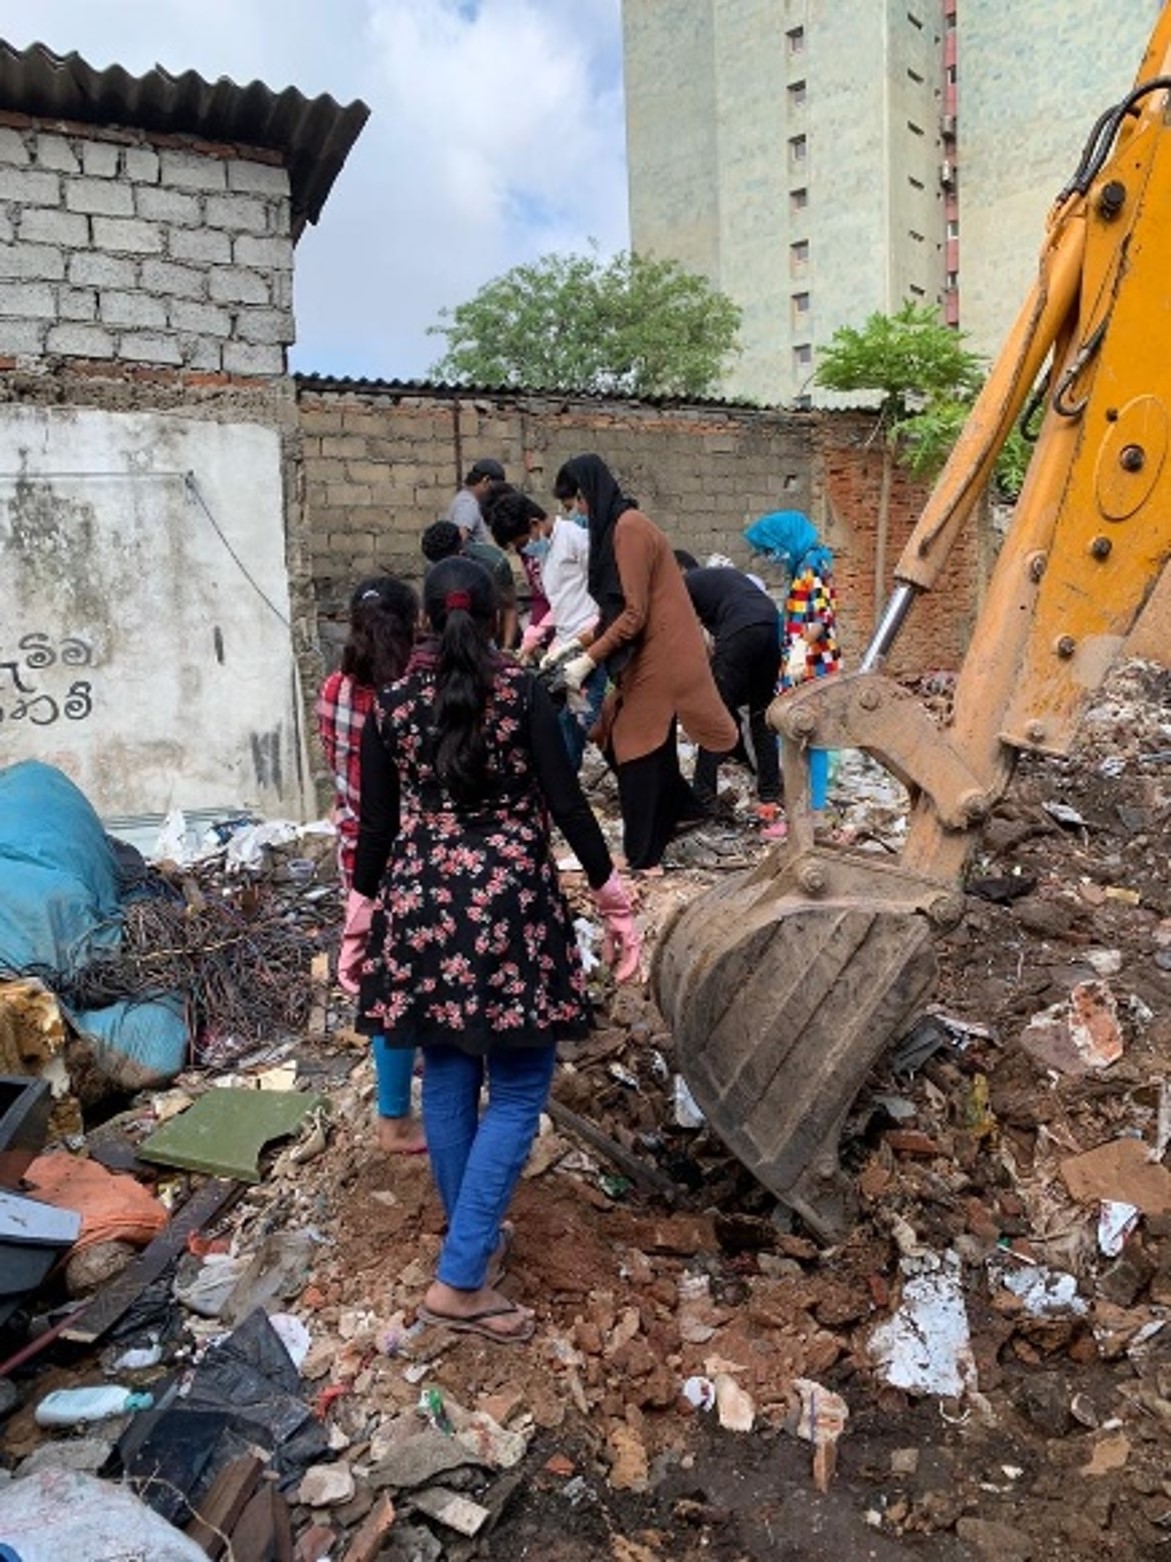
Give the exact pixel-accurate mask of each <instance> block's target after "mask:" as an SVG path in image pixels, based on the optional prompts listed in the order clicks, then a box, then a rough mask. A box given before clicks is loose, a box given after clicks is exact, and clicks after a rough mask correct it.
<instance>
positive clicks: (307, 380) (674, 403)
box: [294, 374, 809, 413]
mask: <svg viewBox="0 0 1171 1562" xmlns="http://www.w3.org/2000/svg"><path fill="white" fill-rule="evenodd" d="M294 378H295V380H296V382H297V389H298V390H307V391H337V392H340V393H341V394H343V395H344V394H346V393H349V394H351V395H355V396H364V395H370V396H440V397H442V396H451V397H455V396H544V397H546V398H550V399H552V400H554V401H557V400H564V401H596V402H607V401H630V402H638V403H640V404H641V405H643V406H647V407H701V408H702V407H710V408H712V409H713V410H715V411H720V412H790V413H792V412H803V411H807V410H809V409H807V408H801V407H797V408H794V407H781V406H773V407H762V406H759V405H758V404H757V403H756V402H752V401H727V400H723V399H721V398H719V397H696V396H623V395H620V394H616V395H610V394H607V393H606V392H604V391H579V390H560V389H555V388H550V387H549V386H520V385H461V384H455V383H453V382H451V381H448V380H380V379H351V378H350V376H349V375H340V376H339V375H331V374H298V375H295V376H294Z"/></svg>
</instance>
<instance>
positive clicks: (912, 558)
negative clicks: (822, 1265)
mask: <svg viewBox="0 0 1171 1562" xmlns="http://www.w3.org/2000/svg"><path fill="white" fill-rule="evenodd" d="M1169 88H1171V0H1169V3H1168V4H1166V5H1164V7H1163V10H1162V12H1161V14H1160V16H1159V18H1158V20H1157V22H1156V24H1155V28H1154V31H1153V33H1152V36H1151V40H1150V43H1149V45H1148V48H1147V52H1146V55H1145V57H1144V60H1143V64H1142V68H1141V70H1140V76H1139V80H1138V82H1137V83H1136V86H1135V88H1134V90H1133V91H1132V92H1131V93H1130V94H1128V96H1127V97H1126V98H1125V99H1124V100H1123V102H1122V103H1121V104H1119V105H1118V106H1117V108H1115V109H1114V110H1112V111H1111V112H1110V113H1109V114H1108V115H1103V116H1102V118H1101V119H1100V120H1099V122H1098V124H1097V125H1096V126H1095V127H1094V131H1093V134H1092V135H1091V137H1090V140H1089V142H1088V143H1087V146H1086V149H1085V151H1084V153H1083V155H1082V159H1081V162H1080V163H1079V166H1078V168H1077V170H1076V171H1075V174H1074V176H1073V177H1072V179H1071V180H1070V183H1069V185H1068V186H1067V188H1066V189H1065V190H1063V191H1062V192H1061V194H1060V195H1059V196H1058V198H1057V200H1056V202H1055V204H1054V207H1053V210H1052V212H1051V213H1050V217H1049V223H1048V228H1047V232H1046V237H1045V241H1044V244H1043V246H1042V250H1041V255H1040V259H1039V264H1038V269H1037V277H1036V282H1035V284H1034V286H1033V288H1032V291H1031V293H1030V295H1029V297H1028V298H1027V299H1026V301H1025V304H1024V305H1023V307H1022V309H1021V311H1020V314H1019V316H1018V318H1017V321H1016V324H1015V325H1014V327H1013V330H1012V332H1011V333H1010V335H1009V338H1008V340H1007V342H1006V344H1005V347H1004V349H1003V350H1002V352H1001V354H1000V356H999V358H998V360H997V362H996V364H995V365H994V367H993V369H992V371H991V373H990V375H989V378H988V380H987V382H986V384H985V386H984V389H983V391H982V392H981V394H980V397H979V398H978V400H977V402H976V404H975V406H974V408H973V411H972V413H971V415H970V417H969V419H968V422H967V424H966V426H965V428H964V431H963V433H962V434H961V436H960V438H959V440H958V441H957V444H956V447H955V449H954V450H953V452H952V455H951V458H950V460H949V461H948V464H947V466H946V467H945V468H944V471H943V473H942V474H941V476H940V479H939V481H938V483H937V484H936V487H935V489H934V491H933V493H932V495H931V497H930V499H929V500H928V503H927V505H926V507H925V509H924V511H923V514H922V515H921V517H920V519H919V521H918V523H917V525H916V527H915V529H914V531H913V532H912V534H911V537H910V538H909V540H908V542H907V545H906V547H905V548H904V550H903V553H902V556H901V557H900V559H899V561H898V564H897V566H896V568H895V581H896V586H895V590H894V593H893V595H892V597H891V599H890V602H889V603H888V605H887V608H886V611H885V612H884V614H883V616H882V620H881V622H880V625H879V628H878V630H877V632H876V634H875V637H874V640H873V642H872V643H871V645H870V647H869V649H868V651H867V653H866V655H865V657H864V658H863V661H862V665H861V668H860V670H859V671H858V672H857V673H851V674H844V675H841V676H838V677H835V678H829V679H824V680H817V681H814V682H813V683H811V684H808V685H806V686H805V687H804V688H802V689H799V690H796V691H794V692H792V693H790V694H786V695H785V696H784V697H782V698H780V699H778V700H776V701H775V702H774V704H773V707H772V709H771V710H770V712H769V716H770V720H771V722H772V724H773V726H774V727H775V728H776V730H777V731H778V732H779V733H780V735H781V745H782V764H783V770H784V782H785V801H786V811H787V813H788V818H789V837H788V840H787V842H786V843H785V845H784V846H783V847H781V848H778V849H777V850H776V851H774V852H773V853H772V854H770V856H769V857H768V858H766V859H765V860H764V861H763V862H762V863H761V864H759V865H758V866H757V867H755V868H754V869H752V870H750V871H749V872H747V873H746V874H744V875H742V876H740V877H738V878H736V879H734V880H732V881H730V882H728V883H726V884H724V885H722V886H721V887H720V888H718V889H716V890H714V891H712V892H710V893H709V894H706V895H704V896H702V897H700V898H699V899H697V900H696V901H693V902H692V903H691V905H690V906H688V907H687V908H686V909H685V910H684V911H683V912H682V913H681V914H680V915H679V916H678V917H677V918H676V920H675V921H674V922H673V923H672V924H671V925H670V927H669V928H668V929H666V930H665V932H664V935H663V937H662V938H661V939H660V942H659V946H658V949H657V950H656V955H655V960H654V964H653V968H652V973H651V981H652V988H653V991H654V994H655V997H656V1001H657V1002H658V1004H659V1007H660V1008H661V1009H662V1011H663V1014H664V1016H665V1017H666V1019H667V1021H668V1023H669V1024H670V1025H671V1027H672V1030H673V1032H674V1036H675V1043H676V1048H677V1052H678V1059H679V1063H680V1067H681V1069H682V1072H683V1074H684V1076H685V1078H686V1079H687V1082H688V1084H689V1086H690V1088H691V1090H692V1093H693V1094H694V1096H695V1098H696V1100H697V1101H698V1103H699V1105H700V1106H701V1107H702V1108H703V1110H704V1112H705V1113H706V1115H707V1118H708V1121H709V1123H710V1124H711V1126H712V1127H713V1128H715V1130H716V1131H717V1132H718V1133H719V1134H720V1135H721V1137H722V1138H723V1139H724V1140H725V1141H726V1142H727V1143H728V1145H729V1146H730V1148H731V1149H732V1150H733V1151H735V1153H736V1154H737V1155H738V1156H739V1157H740V1159H741V1160H742V1161H743V1162H744V1163H745V1165H747V1166H748V1167H749V1168H750V1169H751V1170H752V1171H753V1172H755V1174H756V1175H757V1176H758V1177H759V1178H760V1180H761V1181H762V1182H764V1183H765V1184H766V1186H768V1187H769V1188H771V1189H772V1191H773V1192H774V1193H776V1195H777V1196H778V1198H780V1199H782V1200H783V1201H784V1202H785V1203H787V1204H789V1205H790V1206H791V1207H793V1208H794V1209H796V1210H797V1211H798V1212H799V1213H800V1214H801V1215H802V1216H803V1217H804V1219H805V1220H806V1221H807V1223H808V1224H809V1225H810V1226H811V1227H812V1228H813V1229H814V1230H815V1231H817V1232H818V1233H819V1234H821V1235H822V1236H823V1237H825V1238H826V1239H831V1240H832V1239H835V1238H838V1237H840V1236H841V1235H842V1234H843V1232H844V1231H845V1230H847V1229H848V1228H849V1225H850V1224H851V1222H852V1219H853V1216H854V1211H855V1200H854V1190H853V1187H852V1184H851V1182H850V1180H849V1179H848V1178H847V1177H845V1175H844V1174H843V1173H842V1171H841V1168H840V1166H839V1163H838V1140H839V1137H840V1133H841V1127H842V1123H843V1121H844V1119H845V1116H846V1113H847V1112H848V1110H849V1107H850V1105H851V1102H852V1101H853V1098H854V1096H855V1095H856V1093H857V1091H858V1089H859V1087H860V1086H861V1084H862V1081H863V1079H864V1078H865V1075H866V1073H867V1071H868V1070H869V1068H870V1067H871V1065H872V1064H873V1062H874V1061H875V1059H876V1058H877V1057H878V1055H879V1054H880V1053H881V1052H882V1051H883V1049H884V1048H885V1047H886V1046H887V1045H888V1044H889V1042H890V1041H891V1040H892V1039H894V1038H895V1037H897V1036H898V1034H899V1033H900V1032H901V1030H903V1029H904V1028H905V1026H906V1025H907V1023H908V1022H909V1021H910V1019H911V1018H912V1017H913V1015H914V1014H915V1012H916V1010H918V1009H919V1008H920V1007H921V1006H922V1004H923V1003H924V1002H925V1001H926V999H927V998H928V996H929V994H930V992H931V989H932V986H933V983H934V979H935V957H934V953H933V949H932V945H933V941H934V938H935V936H936V935H937V934H938V933H939V932H941V931H944V930H946V929H948V928H950V927H954V926H955V925H956V923H957V922H958V921H959V919H960V918H961V916H962V914H963V897H962V892H961V886H962V882H963V876H964V871H965V869H966V866H967V862H968V859H969V857H970V855H971V852H972V849H973V846H974V844H975V841H976V839H977V831H978V829H979V826H980V824H981V822H982V821H983V820H984V819H985V818H986V817H987V815H988V813H989V811H990V809H991V808H992V806H993V805H994V804H995V802H996V801H997V799H998V798H999V797H1001V796H1002V795H1003V793H1004V791H1005V789H1006V787H1007V786H1008V783H1009V781H1010V779H1011V776H1012V771H1013V766H1014V764H1015V761H1016V758H1017V756H1018V754H1020V753H1021V752H1022V751H1026V750H1034V751H1038V752H1045V753H1055V754H1061V753H1065V752H1067V751H1068V748H1069V746H1070V744H1071V742H1072V740H1073V736H1074V733H1075V731H1076V727H1077V723H1078V719H1079V717H1080V715H1081V713H1082V711H1083V710H1084V707H1085V705H1086V703H1087V702H1088V701H1089V699H1090V697H1091V696H1092V695H1093V693H1094V692H1095V691H1096V690H1097V689H1098V688H1099V687H1100V686H1101V684H1102V682H1103V680H1104V679H1105V677H1106V675H1107V673H1108V672H1109V670H1110V668H1111V666H1112V665H1113V663H1114V662H1115V660H1116V659H1117V656H1118V654H1119V651H1120V649H1121V647H1122V645H1123V643H1124V641H1125V639H1126V636H1127V635H1128V633H1129V632H1130V630H1131V628H1132V627H1133V625H1134V623H1135V621H1136V619H1137V618H1138V616H1139V614H1140V612H1141V610H1142V608H1143V606H1144V604H1145V603H1146V601H1147V599H1148V597H1149V596H1150V594H1151V592H1152V591H1153V590H1154V589H1155V586H1156V585H1157V583H1158V581H1159V578H1160V576H1161V575H1162V572H1163V570H1164V568H1165V567H1166V563H1167V559H1168V556H1169V554H1171V460H1169V459H1168V446H1169V444H1171V289H1169V288H1168V285H1167V277H1168V275H1169V274H1171V118H1169V115H1171V109H1169V102H1171V98H1169V93H1168V89H1169ZM1046 365H1048V368H1047V369H1046V368H1045V366H1046ZM1043 371H1044V377H1043V380H1042V385H1043V391H1044V402H1045V407H1046V411H1045V416H1044V421H1043V422H1042V425H1041V429H1040V433H1039V435H1038V439H1037V446H1036V450H1035V452H1034V455H1033V459H1032V461H1031V462H1030V466H1029V472H1028V476H1027V478H1026V481H1025V486H1024V488H1023V490H1022V493H1021V496H1020V498H1019V500H1018V501H1017V504H1016V507H1015V510H1014V514H1013V520H1012V524H1011V526H1010V528H1009V531H1008V534H1007V536H1006V537H1005V540H1004V543H1003V545H1002V547H1001V550H1000V554H999V557H998V559H997V564H996V568H995V570H994V572H993V576H992V579H991V582H990V584H989V588H988V591H987V593H986V596H985V600H984V604H983V606H982V608H981V612H980V615H979V618H978V621H977V623H976V626H975V628H974V631H973V634H972V638H971V642H970V645H969V648H968V651H967V654H966V655H965V658H964V662H963V665H962V667H961V669H960V673H959V678H958V681H957V685H956V693H955V701H954V707H953V713H952V716H951V718H950V721H949V723H948V725H947V726H946V727H940V726H938V725H936V723H935V722H934V721H933V720H932V718H931V717H930V716H929V715H928V713H927V712H926V710H925V709H923V708H922V707H921V706H920V705H919V703H918V702H917V701H916V700H914V699H913V698H912V697H911V696H910V695H908V694H907V693H906V692H905V691H903V690H902V689H901V688H900V687H899V686H898V685H897V684H895V683H894V682H893V681H892V680H890V679H889V678H887V677H886V676H885V675H884V674H883V672H882V670H881V669H882V666H883V663H884V661H885V659H886V656H887V654H888V653H889V650H890V648H891V646H892V645H893V643H894V641H895V639H896V638H897V635H898V633H899V631H900V629H901V628H902V626H903V624H904V622H905V620H906V617H907V615H908V613H909V612H910V611H911V610H912V608H913V604H914V600H915V598H916V597H917V595H918V594H919V593H920V592H923V591H929V590H931V589H932V587H933V586H934V584H935V583H936V581H937V580H938V578H939V576H940V572H941V570H942V568H943V565H944V562H945V560H946V558H947V556H948V553H949V551H950V548H951V547H952V545H953V544H954V542H955V540H956V538H957V537H958V536H959V535H960V534H961V533H962V531H963V529H964V527H965V526H966V525H967V524H968V523H969V522H970V521H971V518H972V515H973V512H974V510H975V507H976V505H977V502H978V501H979V498H980V496H981V494H982V492H983V490H984V488H985V486H986V484H987V482H988V479H989V477H990V475H991V472H992V468H993V466H994V464H995V460H996V457H997V454H998V453H999V450H1000V448H1001V446H1002V444H1003V442H1004V439H1005V437H1006V436H1007V433H1008V431H1009V430H1010V429H1011V427H1012V426H1013V423H1014V421H1015V420H1016V419H1017V417H1018V416H1019V415H1020V413H1021V410H1022V408H1023V407H1024V405H1025V403H1026V401H1027V400H1028V398H1029V396H1030V393H1031V392H1032V390H1033V387H1034V385H1035V384H1037V382H1038V378H1039V377H1040V376H1042V372H1043ZM806 745H812V746H814V747H818V748H859V749H863V750H864V751H866V752H867V753H868V754H870V755H871V756H872V757H874V758H875V759H876V760H878V761H879V762H880V763H881V764H882V765H884V766H885V768H886V769H888V770H889V771H890V772H891V773H892V774H894V775H896V776H897V777H899V779H900V780H902V781H903V782H904V783H905V784H906V785H907V787H908V788H909V791H910V796H911V808H910V817H909V820H908V828H907V836H906V841H905V845H904V847H903V849H902V851H901V852H900V853H899V855H898V857H897V858H885V859H882V860H878V859H875V858H873V857H870V856H867V855H865V854H863V853H855V852H848V851H840V850H824V849H819V848H817V847H816V846H815V845H814V842H813V832H812V822H811V816H810V812H809V795H808V780H807V767H806V766H805V764H804V762H803V750H804V747H805V746H806Z"/></svg>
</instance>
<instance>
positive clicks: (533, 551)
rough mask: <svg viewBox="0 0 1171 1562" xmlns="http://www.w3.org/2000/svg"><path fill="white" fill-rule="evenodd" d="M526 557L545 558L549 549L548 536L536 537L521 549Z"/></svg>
mask: <svg viewBox="0 0 1171 1562" xmlns="http://www.w3.org/2000/svg"><path fill="white" fill-rule="evenodd" d="M520 551H521V552H522V553H523V554H524V556H525V558H526V559H543V558H544V557H545V555H546V553H548V551H549V539H548V537H534V538H533V539H532V541H531V542H526V543H525V545H524V547H523V548H522V549H521V550H520Z"/></svg>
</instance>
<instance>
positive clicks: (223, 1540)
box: [186, 1454, 264, 1557]
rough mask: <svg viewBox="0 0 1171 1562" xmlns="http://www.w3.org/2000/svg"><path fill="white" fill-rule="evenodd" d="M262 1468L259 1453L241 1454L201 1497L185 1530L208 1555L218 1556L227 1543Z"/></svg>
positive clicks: (262, 1463) (221, 1472)
mask: <svg viewBox="0 0 1171 1562" xmlns="http://www.w3.org/2000/svg"><path fill="white" fill-rule="evenodd" d="M263 1469H264V1460H263V1459H262V1458H260V1456H259V1455H258V1454H241V1455H240V1457H239V1458H238V1459H233V1460H232V1462H231V1464H226V1465H225V1466H224V1468H223V1469H222V1470H221V1471H220V1473H219V1474H218V1475H217V1476H216V1478H215V1480H214V1481H212V1483H211V1485H210V1486H209V1487H208V1490H207V1494H206V1496H204V1497H201V1498H200V1501H199V1506H198V1508H196V1509H195V1510H194V1512H195V1517H194V1518H193V1519H192V1520H191V1522H190V1523H189V1524H188V1525H187V1529H186V1533H187V1535H188V1536H189V1538H190V1539H191V1540H193V1541H194V1542H195V1544H196V1545H197V1546H202V1547H203V1549H204V1551H206V1552H207V1554H208V1556H209V1557H218V1556H219V1555H220V1553H221V1552H222V1551H223V1549H224V1547H225V1546H226V1545H227V1544H228V1538H229V1536H230V1535H231V1533H232V1530H233V1528H234V1526H235V1524H236V1521H237V1520H238V1519H239V1517H240V1515H241V1513H243V1511H244V1508H245V1505H246V1504H247V1502H248V1499H249V1498H250V1497H251V1496H252V1493H253V1492H254V1491H255V1490H256V1483H257V1481H258V1480H259V1479H260V1473H261V1471H262V1470H263Z"/></svg>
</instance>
